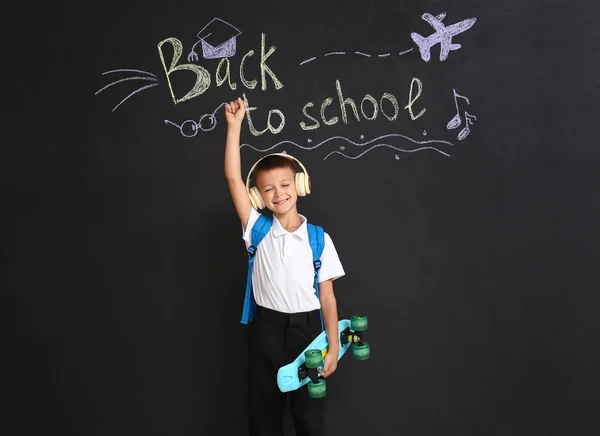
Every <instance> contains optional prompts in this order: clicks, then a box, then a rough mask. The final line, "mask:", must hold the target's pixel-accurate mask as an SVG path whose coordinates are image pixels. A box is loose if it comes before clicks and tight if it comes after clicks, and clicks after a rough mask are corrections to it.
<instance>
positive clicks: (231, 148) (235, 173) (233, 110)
mask: <svg viewBox="0 0 600 436" xmlns="http://www.w3.org/2000/svg"><path fill="white" fill-rule="evenodd" d="M245 113H246V108H245V106H244V102H243V100H242V99H241V98H238V99H237V100H235V101H232V102H229V103H227V104H226V105H225V118H226V119H227V139H226V141H225V178H226V179H227V185H228V186H229V192H230V193H231V198H232V200H233V205H234V206H235V210H236V211H237V214H238V216H239V217H240V221H241V222H242V226H243V227H244V228H246V224H248V218H249V217H250V209H251V208H252V205H251V204H250V197H249V196H248V191H247V190H246V184H245V182H244V180H243V179H242V163H241V158H240V134H241V130H242V120H243V119H244V114H245Z"/></svg>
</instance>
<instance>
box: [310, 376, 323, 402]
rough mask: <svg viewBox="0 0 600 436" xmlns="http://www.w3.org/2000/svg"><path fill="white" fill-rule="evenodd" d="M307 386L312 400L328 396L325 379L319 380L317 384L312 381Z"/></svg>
mask: <svg viewBox="0 0 600 436" xmlns="http://www.w3.org/2000/svg"><path fill="white" fill-rule="evenodd" d="M307 386H308V396H309V397H310V398H323V397H324V396H325V395H326V394H327V385H326V384H325V380H323V379H319V380H318V381H317V382H316V383H313V382H311V381H310V382H308V385H307Z"/></svg>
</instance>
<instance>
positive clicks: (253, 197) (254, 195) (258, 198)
mask: <svg viewBox="0 0 600 436" xmlns="http://www.w3.org/2000/svg"><path fill="white" fill-rule="evenodd" d="M248 194H249V195H250V203H251V204H252V207H253V208H254V209H256V210H260V209H264V207H265V201H264V200H263V198H262V195H260V191H259V190H258V188H257V187H256V186H253V187H252V189H250V191H248Z"/></svg>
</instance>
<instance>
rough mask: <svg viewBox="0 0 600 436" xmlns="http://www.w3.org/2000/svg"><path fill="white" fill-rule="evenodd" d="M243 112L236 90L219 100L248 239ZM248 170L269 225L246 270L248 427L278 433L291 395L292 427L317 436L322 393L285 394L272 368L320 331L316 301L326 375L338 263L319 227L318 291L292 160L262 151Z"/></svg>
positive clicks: (335, 343)
mask: <svg viewBox="0 0 600 436" xmlns="http://www.w3.org/2000/svg"><path fill="white" fill-rule="evenodd" d="M244 115H245V107H244V102H243V101H242V100H241V99H240V98H238V99H237V100H235V101H232V102H230V103H228V104H226V105H225V117H226V119H227V139H226V144H225V177H226V179H227V184H228V186H229V191H230V192H231V197H232V199H233V204H234V206H235V209H236V211H237V213H238V216H239V218H240V221H241V223H242V228H243V239H244V241H245V243H246V247H249V246H250V245H251V237H252V236H251V235H252V226H253V225H254V223H255V222H256V220H257V219H258V217H259V216H260V214H259V212H257V211H256V210H255V209H254V208H253V206H252V203H251V201H250V196H249V192H248V189H247V188H246V184H245V183H244V181H243V180H242V173H241V159H240V132H241V125H242V120H243V119H244ZM251 176H254V179H255V186H256V187H257V188H258V190H259V191H260V195H261V196H262V200H263V201H264V204H265V206H266V207H267V208H268V209H269V210H270V211H271V212H273V225H272V227H271V229H270V230H269V233H267V235H266V236H265V237H264V239H263V240H262V242H261V243H260V245H259V247H258V249H257V251H256V258H255V260H254V265H253V271H252V289H253V293H254V299H255V301H256V311H255V314H254V317H253V319H252V320H251V322H250V353H249V363H250V368H249V369H250V382H249V388H250V398H249V400H250V411H249V421H250V435H251V436H267V435H268V436H281V435H283V414H284V410H285V401H286V397H287V396H288V395H289V400H290V408H291V412H292V419H293V422H294V427H295V429H296V435H298V436H323V434H324V404H323V399H315V398H310V397H309V396H308V393H307V392H306V390H305V389H299V390H296V391H292V392H290V393H289V394H288V395H286V394H284V393H282V392H280V391H279V388H278V387H277V371H278V369H279V368H280V367H281V366H283V365H285V364H287V363H289V362H292V361H293V360H294V359H295V358H296V357H297V356H298V355H299V354H300V353H301V352H302V351H303V350H304V349H305V348H306V347H307V346H308V344H310V342H312V340H313V339H314V338H315V337H316V336H317V335H318V334H319V333H321V331H322V325H321V318H320V314H319V309H321V314H322V316H323V320H322V321H323V326H324V328H325V331H326V334H327V340H328V342H329V351H328V353H327V355H326V356H325V359H324V362H323V369H322V370H321V376H323V377H328V376H330V375H331V374H333V372H334V371H335V370H336V368H337V355H338V352H339V340H338V335H339V332H338V314H337V303H336V299H335V295H334V292H333V280H335V279H337V278H339V277H341V276H343V275H344V274H345V273H344V269H343V267H342V265H341V263H340V260H339V258H338V255H337V252H336V250H335V246H334V245H333V242H332V240H331V238H330V237H329V235H328V234H327V233H325V247H324V249H323V254H322V256H321V269H320V270H319V285H318V286H319V298H317V296H316V295H315V289H314V287H313V285H314V266H313V258H312V251H311V248H310V245H309V240H308V233H307V230H306V223H307V220H306V218H305V217H304V216H302V215H300V214H298V211H297V209H296V200H297V198H298V193H297V192H298V191H297V187H296V183H295V181H296V178H295V176H296V168H295V167H294V165H293V160H292V159H288V158H286V157H283V156H276V155H275V156H267V157H265V158H263V159H261V161H260V162H258V163H257V165H256V167H255V169H254V171H253V174H252V175H251ZM305 176H306V177H308V174H305ZM301 189H304V187H302V188H301ZM304 194H305V193H304ZM304 194H303V195H304Z"/></svg>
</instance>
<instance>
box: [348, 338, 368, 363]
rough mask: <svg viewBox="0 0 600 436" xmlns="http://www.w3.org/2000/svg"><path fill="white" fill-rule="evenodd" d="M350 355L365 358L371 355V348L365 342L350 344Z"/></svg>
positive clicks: (357, 358)
mask: <svg viewBox="0 0 600 436" xmlns="http://www.w3.org/2000/svg"><path fill="white" fill-rule="evenodd" d="M352 355H353V356H354V358H355V359H356V360H367V359H368V358H369V357H371V348H370V347H369V344H367V343H366V342H361V343H358V344H353V345H352Z"/></svg>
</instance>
